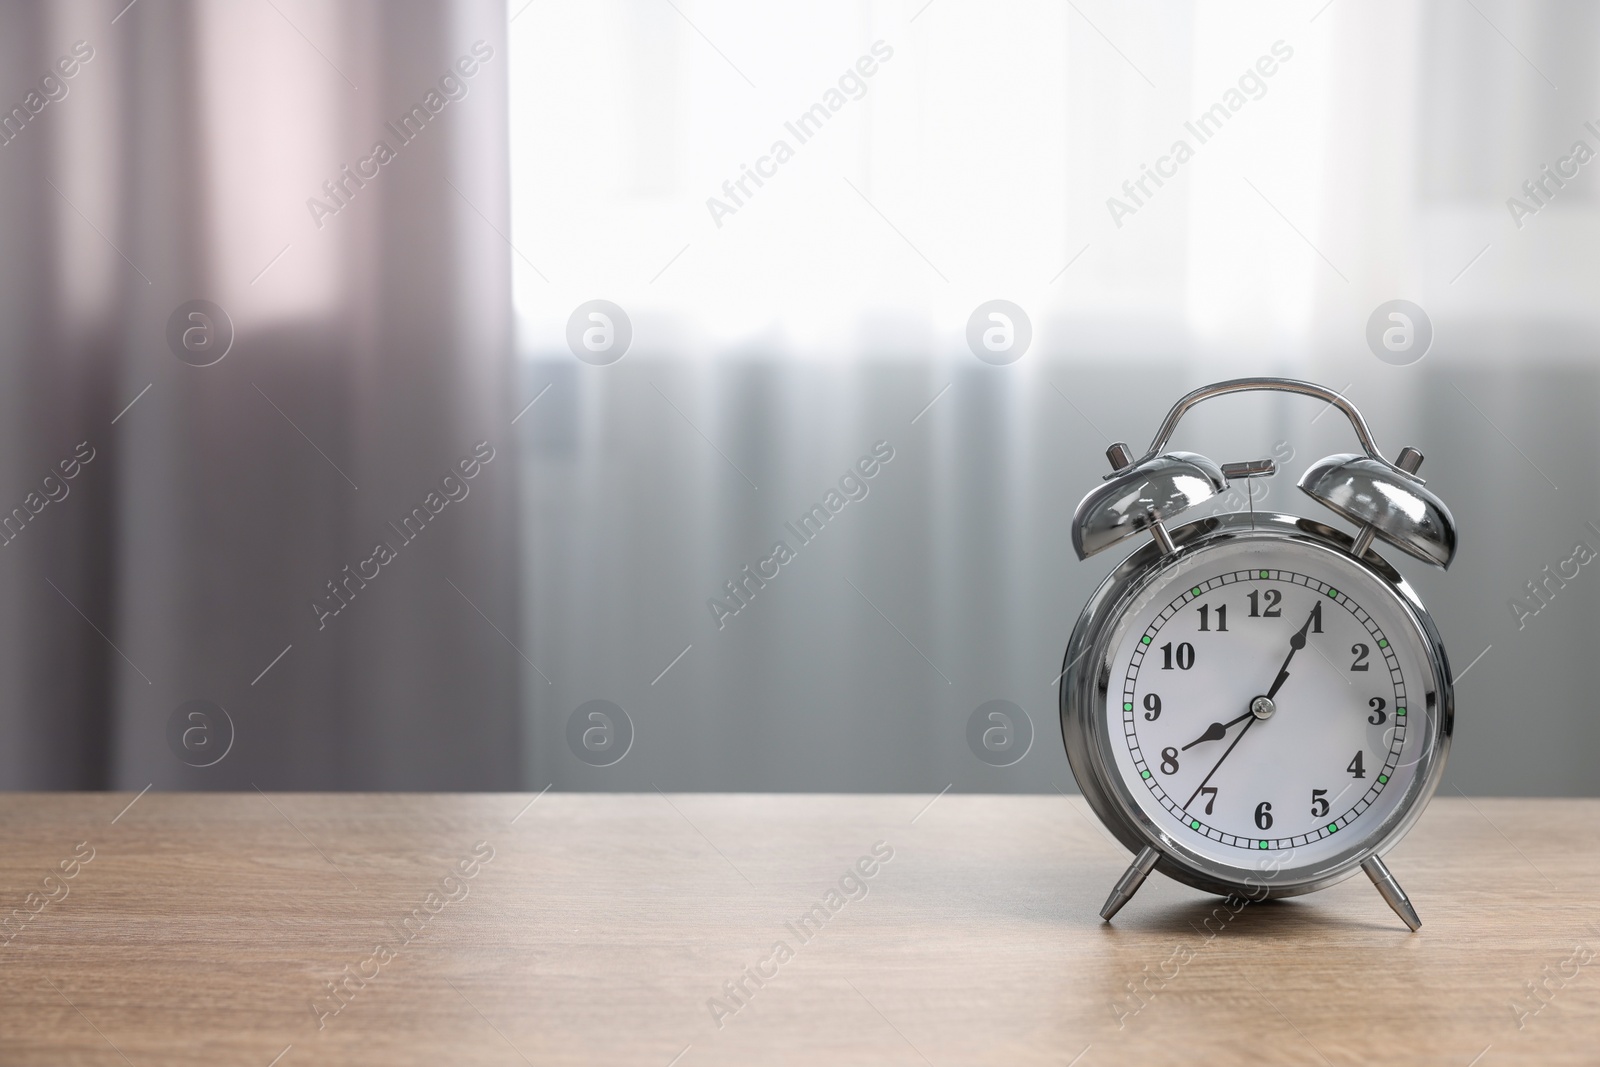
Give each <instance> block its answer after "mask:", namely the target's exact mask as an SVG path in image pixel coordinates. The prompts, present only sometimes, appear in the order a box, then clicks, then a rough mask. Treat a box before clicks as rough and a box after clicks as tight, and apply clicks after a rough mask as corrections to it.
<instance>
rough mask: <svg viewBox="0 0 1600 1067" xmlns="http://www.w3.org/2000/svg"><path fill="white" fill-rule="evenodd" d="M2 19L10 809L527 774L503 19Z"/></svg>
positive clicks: (343, 9) (308, 8) (459, 6)
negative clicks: (79, 796)
mask: <svg viewBox="0 0 1600 1067" xmlns="http://www.w3.org/2000/svg"><path fill="white" fill-rule="evenodd" d="M0 24H3V31H0V53H3V59H0V69H3V70H5V71H6V72H7V75H6V79H5V84H4V89H3V91H4V93H5V100H6V106H7V107H8V108H9V107H10V106H11V104H12V103H17V104H19V105H20V106H22V107H23V109H24V112H25V114H24V120H23V121H19V122H15V123H13V127H12V128H8V133H10V134H12V136H11V137H9V139H8V141H7V143H6V144H5V146H4V147H3V148H0V170H3V171H4V183H3V191H0V197H3V198H4V210H3V211H0V232H3V237H0V242H3V246H4V248H5V250H6V254H5V256H3V257H0V271H3V272H4V277H5V284H4V285H3V286H0V346H3V353H4V354H3V357H0V373H3V374H4V375H5V378H6V381H5V386H6V388H4V390H0V410H3V412H4V414H3V416H0V433H3V434H4V441H5V449H4V463H3V469H0V492H3V493H4V494H5V497H4V500H5V504H4V507H5V509H6V511H7V512H8V513H12V507H13V505H15V506H17V507H22V508H24V509H25V510H26V511H28V512H33V509H34V505H33V504H32V503H30V501H35V500H37V499H39V496H40V495H49V494H51V493H52V492H54V493H55V494H57V495H60V492H61V491H60V490H59V489H54V490H53V489H52V488H51V487H52V485H53V484H55V483H56V482H59V481H60V480H61V478H60V475H61V473H62V472H61V471H60V470H57V467H58V464H59V463H61V462H62V461H65V460H71V459H72V457H73V456H74V455H75V449H77V448H78V447H79V446H80V443H81V444H82V445H83V447H84V448H87V449H90V450H92V452H93V458H92V459H91V460H89V461H87V462H85V463H83V464H82V465H81V469H79V470H77V471H75V472H74V473H75V477H73V478H72V479H71V480H70V481H68V482H66V483H65V484H66V487H67V489H68V492H67V493H66V495H64V496H61V498H60V499H59V500H55V499H51V500H50V501H49V502H48V503H47V504H46V505H45V506H43V507H42V508H41V509H40V510H38V511H37V512H36V513H34V514H32V517H31V519H30V521H27V522H26V524H25V526H24V527H23V528H22V529H21V532H20V533H19V534H16V535H15V537H14V539H12V540H8V542H7V544H6V546H5V548H4V549H3V550H0V551H3V553H4V555H3V557H0V613H3V620H0V632H3V635H4V638H3V640H0V657H3V659H0V678H3V681H0V692H3V697H0V722H3V724H4V729H5V733H6V736H7V738H8V740H7V743H6V744H4V745H0V784H3V785H5V786H7V787H13V788H16V787H28V788H35V787H73V788H90V787H107V786H112V787H117V788H131V789H140V788H143V787H144V786H146V785H148V784H154V785H155V786H156V787H157V788H242V789H249V788H250V787H251V786H252V785H259V786H260V787H262V788H268V789H270V788H275V787H276V788H379V787H408V788H424V787H426V788H433V787H442V788H505V787H510V786H515V785H516V784H518V782H519V780H520V779H519V770H518V767H517V761H516V748H517V742H516V739H517V737H518V736H519V733H520V725H519V722H518V716H517V713H516V707H515V706H516V689H517V685H518V682H517V673H516V663H517V662H518V659H517V653H516V651H515V649H514V647H513V644H512V642H513V641H514V640H515V638H516V627H515V620H516V616H517V608H516V603H517V594H516V590H515V587H514V585H513V584H512V583H510V582H507V581H506V580H505V576H506V575H508V574H511V573H513V572H514V571H515V557H514V552H515V543H514V533H513V528H512V521H513V519H514V515H515V501H516V498H517V492H518V490H517V485H516V478H515V474H514V472H515V469H516V456H515V449H513V448H510V447H508V443H509V441H508V437H509V433H508V430H509V420H510V417H511V414H512V412H509V411H506V410H505V402H506V386H507V383H508V381H509V370H510V366H509V362H508V359H509V351H510V346H509V323H510V319H509V314H508V307H509V277H508V270H507V266H508V259H509V252H508V250H507V247H506V244H505V241H504V238H503V237H502V236H501V234H502V233H503V232H504V229H505V226H506V214H507V207H506V196H507V185H506V170H505V166H506V164H505V160H506V140H505V129H506V115H505V90H504V85H505V79H506V70H507V64H506V57H505V52H504V44H505V42H504V27H505V12H504V9H503V7H502V6H501V5H500V4H497V3H489V2H475V0H437V2H421V0H419V2H407V3H401V4H392V3H385V4H378V3H354V4H341V5H338V6H333V7H329V6H325V5H318V4H310V3H297V2H293V0H275V2H274V3H269V4H260V5H232V4H209V3H182V2H176V0H140V2H139V3H137V4H134V5H126V4H125V3H101V2H68V3H62V4H55V5H48V6H35V5H10V6H7V7H6V8H5V10H4V13H3V14H0ZM475 44H478V45H479V47H478V50H477V51H476V52H475V51H474V46H475ZM485 52H487V53H488V56H489V58H484V53H485ZM69 56H76V57H78V62H77V63H76V66H75V69H74V70H73V72H72V74H71V76H70V77H68V76H67V75H66V74H65V73H63V72H64V71H65V69H66V68H65V67H57V63H58V60H60V59H62V58H63V57H69ZM463 59H465V60H467V61H468V62H466V63H462V60H463ZM458 63H461V64H462V65H460V66H458ZM71 65H72V64H69V66H71ZM468 68H470V73H468V72H467V71H468ZM43 79H51V80H50V81H44V80H43ZM63 86H64V88H65V92H64V93H62V92H61V87H63ZM40 87H42V89H41V95H42V96H44V97H46V98H48V103H47V104H45V105H44V106H42V107H40V108H38V110H34V106H33V104H32V103H30V99H29V98H28V97H27V95H26V94H28V93H29V92H30V90H32V89H34V88H40ZM430 93H431V94H432V96H431V97H430V96H429V94H430ZM435 102H437V103H438V105H439V106H437V107H435ZM413 105H418V106H419V110H420V117H417V116H416V115H413V113H412V110H411V109H412V107H413ZM406 116H411V127H407V128H406V129H405V130H404V131H403V132H405V133H408V134H410V136H408V137H402V136H401V133H402V131H401V130H397V129H396V128H395V127H399V126H403V125H404V121H405V117H406ZM391 123H392V124H394V126H391V125H389V124H391ZM17 131H20V132H17ZM379 141H383V142H388V143H389V144H390V148H391V154H392V158H384V159H382V160H381V161H378V162H374V161H373V157H374V156H375V154H376V153H375V145H376V143H377V142H379ZM352 174H354V175H355V176H354V177H352V176H351V175H352ZM361 174H365V175H366V177H365V179H364V180H363V179H361V178H360V175H361ZM334 183H337V184H334ZM316 203H320V204H322V205H323V208H324V210H322V211H318V210H317V209H316V208H315V207H313V205H314V204H316ZM193 301H207V302H209V304H207V305H205V306H203V307H201V306H200V305H194V304H192V302H193ZM196 307H201V310H200V311H199V312H198V313H199V314H201V315H203V316H204V317H203V318H195V317H194V314H193V313H192V311H193V309H194V308H196ZM219 309H220V310H219ZM174 322H176V324H177V325H176V328H174V325H173V323H174ZM186 330H192V331H198V332H194V333H188V334H186V332H185V331H186ZM185 336H188V337H189V338H190V339H191V340H192V341H194V342H195V348H194V349H193V350H191V349H190V348H189V347H188V346H186V345H185V343H184V342H183V340H182V339H183V338H184V337H185ZM174 338H176V339H177V340H174ZM229 338H231V345H230V344H229ZM208 344H210V345H211V346H212V347H210V348H207V347H206V346H207V345H208ZM216 356H220V357H221V358H220V361H217V362H212V360H213V358H214V357H216ZM208 362H209V363H210V365H205V366H201V365H199V364H203V363H208ZM480 442H487V444H486V445H484V446H481V447H482V448H484V449H489V450H493V459H492V460H491V461H489V462H487V463H479V462H478V461H477V460H474V458H473V457H474V455H475V452H474V449H475V447H479V443H480ZM483 454H485V453H484V452H482V451H480V452H478V453H477V455H478V456H479V457H480V458H481V456H482V455H483ZM80 458H81V457H80ZM463 460H467V461H469V462H472V463H477V464H478V465H477V469H476V470H475V476H474V477H473V478H472V479H471V480H470V482H468V481H466V480H465V478H464V475H463V474H462V472H461V470H460V469H458V464H459V463H461V462H462V461H463ZM49 472H54V473H55V474H56V476H57V477H56V478H55V479H53V480H45V479H44V476H45V475H46V474H47V473H49ZM447 476H448V477H449V480H448V481H445V479H446V478H447ZM454 485H461V486H462V487H463V489H464V490H468V491H467V492H466V494H465V495H464V496H462V495H461V494H462V492H463V489H454V488H452V486H454ZM30 494H33V495H30ZM430 494H433V496H432V497H431V498H430ZM445 495H448V496H450V498H451V499H450V500H449V501H447V502H446V504H445V505H442V506H440V507H439V508H438V509H437V513H435V508H434V505H433V504H432V503H431V502H430V501H431V500H439V499H442V498H443V496H445ZM458 496H459V497H460V498H459V499H457V497H458ZM418 507H421V508H423V509H424V510H423V511H422V516H421V518H419V519H416V520H413V521H414V524H415V525H423V524H424V520H426V521H425V525H426V530H425V532H422V533H421V534H419V535H417V536H415V537H414V538H412V539H409V540H408V539H407V537H406V536H405V534H403V533H402V532H401V530H400V529H399V527H400V525H401V524H402V523H403V522H404V521H405V519H406V517H407V516H409V515H412V514H413V509H414V508H418ZM391 523H393V524H395V525H390V524H391ZM378 542H384V543H387V544H390V545H391V546H393V547H392V549H391V551H392V553H393V554H394V556H395V558H393V559H392V560H386V559H381V558H379V559H377V561H376V562H374V559H375V557H377V556H378V553H376V552H375V545H376V544H377V543H378ZM352 574H355V575H356V577H355V578H352V577H351V575H352ZM361 575H365V579H364V580H363V579H362V578H361ZM335 583H337V589H336V588H335ZM496 627H498V628H499V630H500V631H503V634H502V633H497V631H496ZM194 701H200V702H203V704H201V705H199V707H200V708H201V710H202V714H201V717H200V718H191V717H189V716H188V715H187V713H185V712H184V711H183V709H184V708H186V707H189V706H190V703H191V702H194ZM175 724H176V726H175ZM208 746H209V747H208Z"/></svg>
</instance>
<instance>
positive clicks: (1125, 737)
mask: <svg viewBox="0 0 1600 1067" xmlns="http://www.w3.org/2000/svg"><path fill="white" fill-rule="evenodd" d="M1118 631H1119V635H1120V643H1119V644H1118V646H1117V647H1116V648H1115V649H1114V651H1113V652H1112V654H1111V655H1110V657H1109V667H1110V677H1109V679H1108V681H1107V683H1106V706H1105V716H1106V720H1105V733H1104V736H1105V737H1106V738H1107V740H1108V743H1109V745H1110V748H1111V751H1112V755H1113V758H1114V761H1115V766H1116V769H1117V772H1118V773H1119V774H1120V775H1121V777H1122V779H1123V784H1124V787H1125V791H1126V792H1127V793H1128V794H1129V795H1131V796H1132V798H1133V800H1134V802H1135V803H1136V804H1137V805H1138V806H1139V808H1140V809H1141V810H1142V811H1143V812H1144V814H1145V815H1146V816H1147V817H1148V818H1149V819H1150V820H1151V821H1152V822H1153V823H1154V824H1155V825H1156V826H1157V827H1159V829H1160V830H1161V831H1162V832H1163V833H1165V834H1166V835H1167V836H1168V837H1170V838H1171V839H1173V840H1174V841H1176V842H1177V843H1178V844H1180V845H1181V846H1183V847H1184V848H1186V849H1188V850H1190V851H1193V852H1196V853H1199V854H1201V855H1202V856H1205V857H1207V858H1208V859H1210V860H1212V861H1214V862H1218V863H1222V864H1225V865H1229V866H1233V867H1240V868H1249V869H1257V870H1261V869H1267V868H1268V867H1269V866H1270V867H1271V869H1273V870H1281V869H1283V868H1285V867H1291V868H1304V867H1308V866H1313V865H1315V864H1317V863H1319V862H1320V861H1324V860H1327V859H1328V858H1330V857H1333V856H1336V855H1338V854H1341V853H1345V852H1347V851H1349V850H1350V849H1351V848H1352V847H1357V846H1359V845H1360V844H1361V843H1362V840H1363V839H1365V838H1368V837H1370V836H1371V835H1372V834H1373V833H1375V832H1376V831H1378V830H1379V828H1380V827H1381V826H1382V825H1383V824H1384V823H1385V821H1386V819H1387V817H1388V816H1389V815H1391V814H1392V813H1394V812H1395V810H1396V809H1397V807H1398V806H1399V805H1401V804H1402V803H1404V802H1405V798H1406V797H1407V794H1408V792H1409V791H1410V787H1411V785H1412V783H1413V781H1414V780H1415V778H1416V772H1417V766H1418V764H1419V762H1420V761H1421V758H1422V755H1423V754H1424V752H1425V750H1426V748H1427V746H1428V745H1429V744H1430V743H1431V742H1430V738H1431V736H1432V733H1433V731H1432V730H1431V729H1429V724H1430V720H1431V717H1432V715H1433V712H1434V701H1435V698H1436V694H1434V693H1433V692H1432V687H1433V676H1432V673H1431V672H1430V671H1429V670H1428V668H1427V667H1426V666H1425V664H1426V663H1427V662H1428V660H1427V648H1426V646H1425V644H1424V642H1423V638H1422V635H1421V634H1420V632H1419V631H1418V629H1417V626H1416V624H1415V622H1414V621H1413V619H1412V618H1411V616H1410V615H1409V614H1408V613H1407V612H1406V611H1405V609H1404V608H1403V606H1402V605H1401V604H1400V602H1399V601H1398V599H1397V598H1396V597H1395V595H1394V594H1393V592H1392V591H1391V590H1389V589H1387V588H1385V587H1384V585H1383V583H1382V582H1380V581H1379V580H1378V579H1377V578H1375V577H1374V576H1373V575H1371V574H1370V573H1369V572H1367V571H1366V570H1365V569H1364V568H1362V567H1360V566H1358V565H1357V564H1355V563H1354V562H1353V561H1351V560H1349V559H1348V558H1341V557H1340V556H1339V555H1337V554H1336V553H1331V552H1326V551H1318V550H1315V549H1311V548H1307V547H1304V546H1301V545H1298V544H1295V543H1291V542H1283V541H1279V542H1273V541H1262V540H1251V539H1245V540H1242V541H1237V542H1233V543H1229V544H1223V545H1219V546H1216V547H1214V548H1211V549H1208V550H1206V551H1204V552H1201V553H1199V554H1197V555H1196V556H1195V557H1194V558H1192V559H1189V560H1187V561H1185V565H1184V566H1183V567H1181V568H1174V569H1172V570H1171V571H1170V572H1169V573H1168V574H1166V575H1165V576H1164V577H1162V578H1158V579H1157V580H1156V581H1154V582H1153V583H1152V584H1151V585H1149V586H1148V587H1147V588H1146V589H1145V590H1144V591H1143V592H1142V593H1141V595H1140V596H1139V598H1138V599H1137V600H1136V601H1135V602H1134V604H1133V606H1132V607H1131V609H1130V611H1129V614H1128V615H1127V616H1126V623H1125V624H1124V625H1122V626H1120V627H1119V628H1118ZM1269 858H1270V860H1271V862H1270V864H1269V863H1268V862H1265V861H1267V860H1268V859H1269Z"/></svg>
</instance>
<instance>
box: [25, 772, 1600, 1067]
mask: <svg viewBox="0 0 1600 1067" xmlns="http://www.w3.org/2000/svg"><path fill="white" fill-rule="evenodd" d="M130 800H134V798H133V796H132V795H131V794H123V795H111V794H98V795H95V794H89V795H85V794H11V795H6V796H0V843H3V847H0V894H3V896H0V906H3V907H5V908H6V909H9V910H10V913H11V914H12V915H13V916H14V918H13V919H12V925H11V926H10V927H9V928H7V927H3V926H0V942H5V943H4V944H0V1063H4V1064H79V1063H82V1064H108V1065H109V1064H133V1065H136V1067H145V1065H147V1064H150V1065H154V1064H190V1063H193V1064H206V1065H208V1067H211V1065H217V1064H243V1065H253V1067H268V1065H269V1064H274V1063H276V1064H278V1065H280V1067H302V1065H309V1064H342V1063H365V1064H430V1065H433V1064H441V1063H448V1064H495V1065H506V1067H515V1065H517V1064H520V1063H529V1064H540V1065H543V1064H641V1065H644V1067H669V1065H678V1067H701V1065H706V1064H741V1065H743V1064H768V1063H795V1064H802V1063H803V1064H817V1063H826V1064H830V1065H835V1064H841V1065H842V1064H854V1063H884V1064H907V1065H916V1064H933V1065H938V1067H944V1065H946V1064H950V1065H956V1064H974V1063H995V1064H1007V1065H1017V1064H1034V1063H1038V1064H1053V1065H1057V1067H1064V1065H1067V1064H1076V1065H1078V1067H1095V1065H1101V1064H1127V1063H1138V1064H1165V1063H1172V1064H1184V1065H1190V1067H1192V1065H1197V1064H1236V1063H1270V1064H1356V1063H1362V1064H1365V1063H1429V1064H1447V1065H1452V1067H1468V1065H1469V1064H1478V1065H1481V1067H1496V1065H1499V1064H1506V1063H1527V1064H1564V1063H1573V1064H1579V1063H1582V1064H1594V1063H1600V958H1597V957H1596V955H1595V952H1594V951H1591V946H1592V947H1593V948H1594V949H1596V950H1600V927H1597V925H1596V924H1597V920H1600V840H1597V838H1600V801H1592V800H1487V799H1479V800H1472V801H1468V800H1466V799H1464V798H1460V797H1455V798H1447V799H1440V800H1438V801H1435V803H1434V804H1433V805H1432V807H1431V808H1430V809H1429V811H1428V812H1427V814H1426V815H1425V816H1424V818H1423V820H1422V821H1421V823H1420V824H1419V825H1418V827H1417V828H1416V829H1415V830H1414V831H1413V832H1412V834H1411V835H1410V837H1408V838H1407V840H1406V841H1405V842H1404V843H1403V844H1402V845H1401V846H1400V847H1399V848H1398V849H1396V850H1395V851H1394V852H1393V853H1391V854H1390V857H1389V865H1390V867H1391V868H1392V869H1393V870H1394V872H1395V874H1396V876H1397V877H1398V878H1399V879H1400V880H1401V882H1402V883H1403V884H1404V885H1405V887H1406V889H1407V890H1408V891H1409V893H1410V895H1411V899H1412V900H1413V901H1414V902H1415V903H1416V905H1417V908H1418V911H1419V912H1420V913H1421V915H1422V918H1423V923H1424V925H1423V928H1422V931H1421V932H1420V933H1418V934H1409V933H1407V932H1406V930H1405V928H1404V926H1402V925H1401V923H1400V921H1399V920H1398V919H1397V918H1396V917H1395V916H1394V915H1393V913H1391V912H1390V911H1389V909H1388V908H1387V907H1386V906H1385V905H1384V903H1383V901H1382V900H1381V899H1380V898H1379V897H1378V895H1377V893H1376V892H1375V891H1374V890H1373V889H1372V886H1371V885H1370V883H1368V882H1367V880H1366V879H1365V878H1364V877H1362V876H1361V875H1359V874H1357V876H1356V877H1355V878H1353V879H1350V880H1349V881H1346V882H1344V883H1342V884H1341V885H1339V886H1336V887H1334V888H1332V889H1329V890H1326V891H1324V892H1321V893H1318V894H1314V895H1312V896H1309V897H1301V898H1297V899H1295V900H1291V901H1282V902H1272V903H1268V904H1265V905H1250V906H1248V907H1245V908H1243V910H1242V911H1240V912H1239V913H1238V914H1237V915H1232V914H1230V913H1229V912H1228V911H1227V909H1225V908H1224V909H1223V910H1222V911H1221V912H1220V913H1218V912H1217V910H1216V909H1217V906H1218V901H1217V900H1216V899H1215V898H1210V897H1205V896H1203V895H1201V894H1199V893H1197V892H1195V891H1193V890H1190V889H1188V888H1186V887H1183V886H1180V885H1177V884H1175V883H1173V882H1171V881H1168V880H1167V879H1165V878H1163V877H1162V876H1160V875H1156V876H1153V877H1152V878H1151V879H1150V881H1149V882H1148V883H1147V884H1146V885H1145V887H1144V889H1143V890H1142V891H1141V892H1140V894H1139V896H1138V897H1137V898H1136V899H1135V900H1134V901H1133V902H1132V903H1131V904H1129V905H1128V906H1127V908H1125V909H1124V910H1123V912H1122V913H1121V914H1120V915H1119V916H1118V917H1117V921H1116V923H1115V924H1114V925H1107V924H1103V923H1102V922H1101V921H1100V920H1099V918H1098V917H1097V916H1096V911H1097V910H1098V908H1099V907H1100V905H1101V904H1102V902H1103V901H1104V900H1105V897H1106V893H1107V892H1108V890H1109V887H1110V886H1111V884H1112V882H1113V881H1114V880H1115V879H1116V877H1117V876H1118V875H1119V874H1120V873H1121V872H1122V870H1123V868H1124V866H1125V865H1126V864H1127V862H1128V859H1129V856H1128V854H1127V852H1126V851H1125V850H1124V849H1122V848H1121V847H1120V846H1117V845H1115V844H1114V843H1113V842H1111V841H1110V839H1109V838H1108V837H1107V836H1106V835H1105V834H1104V832H1103V831H1102V830H1101V829H1100V828H1099V826H1098V824H1097V823H1095V822H1094V821H1093V816H1092V815H1090V814H1089V812H1088V809H1087V808H1086V806H1085V805H1084V804H1083V802H1082V800H1081V799H1079V798H1077V797H1073V798H1070V799H1068V798H1065V797H1061V796H1050V797H996V796H960V795H953V794H946V795H943V796H940V797H938V798H932V797H930V796H836V795H835V796H746V795H668V796H663V795H659V794H650V795H643V796H641V795H597V794H589V795H577V794H557V793H548V794H545V795H543V796H541V797H538V798H537V799H534V798H533V797H532V796H530V795H448V796H440V795H421V794H400V795H370V794H344V795H307V794H263V793H251V794H245V795H237V794H226V795H221V794H210V795H205V794H186V795H176V794H159V793H149V794H146V795H143V796H141V797H139V798H138V799H137V800H136V801H135V802H134V803H133V804H132V806H131V807H128V804H129V801H130ZM530 800H532V801H533V803H531V805H530V803H529V802H530ZM930 800H931V801H932V803H930ZM125 808H126V810H124V809H125ZM119 813H120V814H119ZM885 857H887V858H885ZM860 870H867V871H870V876H866V875H862V874H860V873H859V871H860ZM830 891H831V892H832V893H833V894H835V895H833V896H831V897H830ZM30 894H32V896H30ZM807 914H810V915H812V916H813V919H812V922H814V923H815V924H816V925H815V927H812V926H802V925H801V924H800V920H801V917H802V916H805V915H807ZM20 915H28V916H31V918H29V919H28V920H27V921H26V922H23V921H22V920H21V919H20V918H16V917H15V916H20ZM6 938H9V939H10V940H9V941H6ZM780 943H781V945H782V948H779V947H778V946H779V944H780ZM747 968H748V971H747ZM761 975H765V977H764V978H763V977H760V976H761ZM751 976H754V977H751ZM738 984H742V985H743V992H740V991H739V989H738ZM1535 987H1537V989H1536V992H1530V990H1533V989H1535ZM275 1057H276V1059H275Z"/></svg>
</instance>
